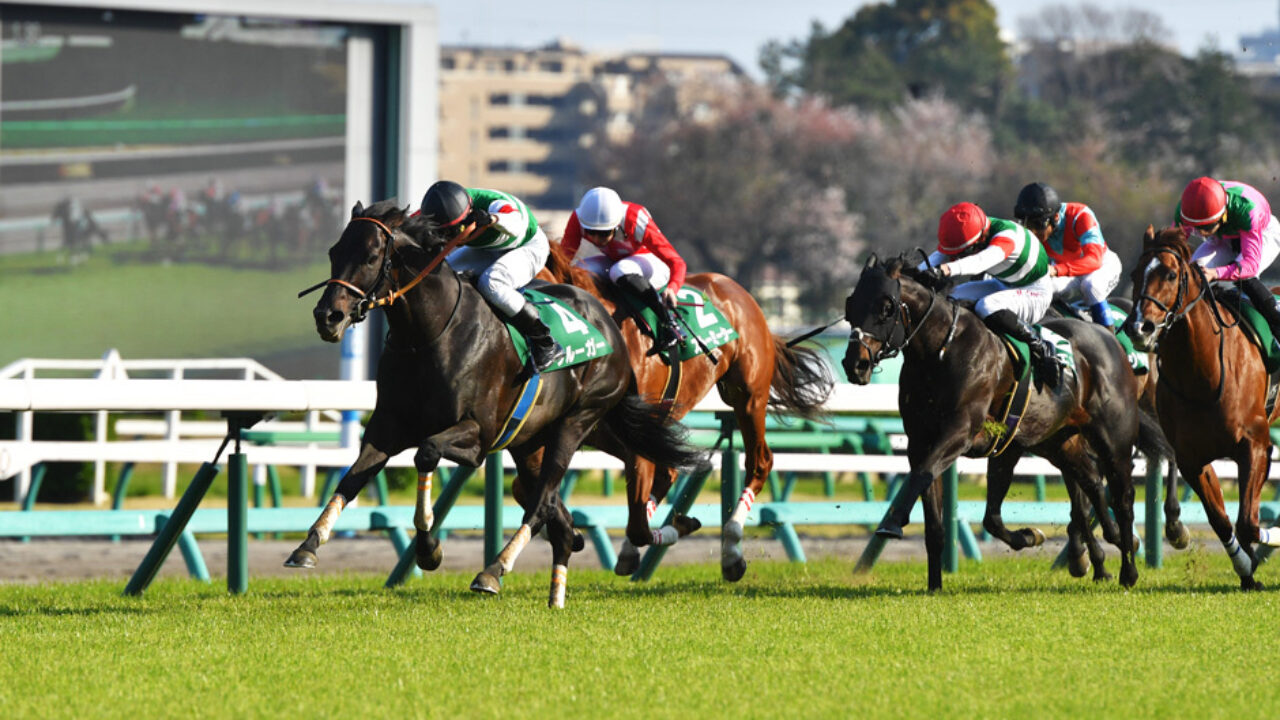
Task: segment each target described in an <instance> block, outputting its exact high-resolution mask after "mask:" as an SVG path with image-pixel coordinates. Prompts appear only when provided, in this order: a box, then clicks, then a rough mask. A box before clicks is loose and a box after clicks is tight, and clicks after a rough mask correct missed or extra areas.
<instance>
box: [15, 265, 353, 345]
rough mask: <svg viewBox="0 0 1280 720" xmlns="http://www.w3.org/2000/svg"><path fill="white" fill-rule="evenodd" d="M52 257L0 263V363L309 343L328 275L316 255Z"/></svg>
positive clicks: (313, 333) (312, 343) (312, 340)
mask: <svg viewBox="0 0 1280 720" xmlns="http://www.w3.org/2000/svg"><path fill="white" fill-rule="evenodd" d="M55 257H57V255H55V254H52V253H47V254H43V255H26V256H18V257H14V258H8V259H6V261H5V262H4V263H3V264H0V307H4V308H8V309H9V310H8V311H7V312H4V313H0V337H3V338H5V341H4V342H3V343H0V365H3V364H6V363H10V362H13V361H14V360H18V359H21V358H98V357H101V355H102V353H103V352H104V351H105V350H107V349H109V348H117V349H118V350H119V351H120V354H121V356H122V357H125V358H135V359H136V358H172V357H229V356H239V355H253V354H260V353H270V352H276V351H282V350H290V349H294V348H300V347H309V346H315V344H316V342H317V340H316V337H315V326H314V324H313V322H312V319H311V307H312V305H313V303H314V302H315V301H314V298H304V299H301V300H300V299H298V298H297V293H298V291H299V290H301V289H302V288H305V287H307V286H309V285H312V284H314V283H315V282H316V281H317V280H323V279H324V278H325V277H327V276H328V272H329V270H328V264H327V263H326V262H325V258H324V254H323V252H320V251H317V254H316V260H317V262H316V263H314V264H311V265H307V266H305V267H292V268H289V269H286V270H274V271H273V270H261V269H253V268H249V267H238V266H226V265H224V266H218V265H205V264H198V263H190V264H187V263H175V264H172V265H161V264H157V263H153V262H136V261H133V260H131V258H133V257H134V255H131V254H130V253H128V252H127V251H126V249H124V248H115V249H112V250H107V251H102V252H95V253H94V254H93V255H92V256H91V258H90V260H89V261H88V262H86V263H83V264H80V265H77V266H75V267H68V266H65V265H56V264H53V263H54V260H53V258H55Z"/></svg>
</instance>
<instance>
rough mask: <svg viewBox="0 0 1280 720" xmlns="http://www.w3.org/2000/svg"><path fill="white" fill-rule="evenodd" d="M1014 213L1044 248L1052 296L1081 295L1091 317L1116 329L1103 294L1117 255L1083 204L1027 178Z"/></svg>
mask: <svg viewBox="0 0 1280 720" xmlns="http://www.w3.org/2000/svg"><path fill="white" fill-rule="evenodd" d="M1013 216H1014V217H1015V218H1016V219H1017V220H1018V222H1020V223H1022V224H1023V225H1024V226H1025V227H1026V228H1027V229H1028V230H1030V231H1031V234H1032V235H1035V236H1036V238H1038V239H1039V240H1040V243H1041V244H1042V245H1043V246H1044V249H1045V250H1047V251H1048V253H1049V277H1050V282H1051V283H1052V284H1053V292H1054V295H1056V296H1058V297H1062V298H1064V299H1066V300H1075V299H1081V300H1084V302H1085V305H1086V306H1088V308H1089V314H1090V316H1092V317H1093V321H1094V322H1096V323H1098V324H1099V325H1101V326H1103V327H1105V328H1108V329H1112V330H1114V329H1115V320H1114V319H1113V318H1112V317H1111V305H1110V304H1109V303H1108V302H1107V297H1108V296H1109V295H1110V294H1111V291H1112V290H1114V289H1115V288H1116V285H1117V284H1118V283H1119V282H1120V273H1121V267H1122V266H1121V263H1120V256H1119V255H1116V254H1115V253H1114V252H1113V251H1112V250H1111V249H1109V248H1108V247H1107V241H1106V240H1104V239H1103V238H1102V228H1100V227H1099V226H1098V218H1097V216H1095V215H1094V214H1093V210H1091V209H1089V206H1088V205H1085V204H1084V203H1064V202H1060V201H1059V200H1058V193H1057V192H1056V191H1054V189H1053V188H1051V187H1049V186H1048V185H1045V184H1044V183H1039V182H1037V183H1031V184H1030V185H1028V186H1026V187H1024V188H1022V192H1020V193H1018V201H1017V203H1016V204H1015V205H1014V208H1013Z"/></svg>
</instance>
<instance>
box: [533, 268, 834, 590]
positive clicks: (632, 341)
mask: <svg viewBox="0 0 1280 720" xmlns="http://www.w3.org/2000/svg"><path fill="white" fill-rule="evenodd" d="M540 277H546V278H548V279H551V280H552V281H553V282H562V283H570V284H572V285H574V286H575V287H579V288H582V289H584V290H586V291H588V292H589V293H591V294H592V295H593V296H594V297H596V299H598V300H599V301H600V303H601V304H602V305H604V307H605V309H606V310H607V311H608V312H609V314H610V315H612V316H613V319H614V320H615V321H616V322H617V324H618V326H619V327H620V328H621V331H622V336H623V338H625V340H626V348H627V353H628V355H629V356H630V360H631V368H632V371H633V372H634V373H635V377H636V384H637V387H638V389H639V392H640V394H641V395H643V396H645V397H646V398H651V399H652V398H660V397H661V396H662V394H663V387H664V385H665V384H666V382H667V377H668V373H667V365H666V364H665V363H664V361H663V360H662V358H660V357H658V356H657V355H651V354H649V347H650V343H651V341H650V340H649V338H647V337H646V336H645V335H644V333H643V331H642V330H641V328H640V326H639V324H638V323H637V322H636V320H635V317H634V315H633V314H632V313H631V312H630V311H629V310H628V305H627V303H626V302H625V301H624V300H623V299H622V296H621V293H620V292H619V291H618V289H617V288H616V287H615V286H614V284H613V283H612V282H610V281H609V279H608V278H607V277H603V276H600V275H596V274H595V273H592V272H590V271H589V270H586V269H585V268H582V267H578V266H575V265H574V264H573V263H572V259H571V258H569V257H568V256H567V255H566V254H565V253H564V251H563V250H561V248H560V245H559V243H552V244H551V255H550V257H549V258H548V260H547V267H546V275H545V276H540ZM685 285H687V286H689V287H692V288H696V289H698V290H701V291H702V292H703V293H705V294H706V296H707V298H708V300H709V301H710V302H711V304H712V305H714V306H715V307H716V308H718V309H719V310H720V311H721V312H722V313H723V314H724V316H725V318H726V319H727V320H728V321H729V323H730V324H731V325H733V327H734V329H735V330H737V332H738V337H737V338H736V339H734V340H731V341H730V342H728V343H727V344H725V345H722V346H720V347H718V348H716V349H715V352H714V356H715V359H712V358H711V357H710V355H709V354H705V353H704V354H702V355H696V356H694V357H691V358H689V359H688V360H685V361H683V362H682V363H681V367H680V373H681V375H680V385H679V390H678V392H677V394H676V396H675V399H674V402H673V403H671V404H670V407H671V414H672V417H673V418H676V419H678V418H681V417H683V416H684V415H685V413H687V412H688V411H689V410H690V409H691V408H692V407H693V406H694V405H696V404H697V403H698V401H699V400H701V399H702V398H703V397H705V396H706V394H707V393H708V392H710V391H711V388H712V387H715V388H716V389H717V390H718V391H719V393H720V399H721V400H723V401H724V403H725V404H726V405H729V406H730V407H732V408H733V413H734V417H735V418H736V420H737V425H738V429H739V431H740V432H741V434H742V443H743V446H744V449H745V451H746V465H747V467H746V478H745V479H744V488H743V490H742V495H741V497H740V498H739V500H738V504H737V506H736V507H735V510H734V514H733V516H732V518H731V519H730V520H729V521H728V522H726V523H725V525H724V527H723V528H721V554H720V573H721V575H722V576H723V577H724V578H725V579H726V580H728V581H730V582H737V581H738V580H740V579H741V578H742V576H743V574H744V573H745V572H746V570H747V562H746V560H745V559H744V558H743V555H742V536H743V521H744V520H745V518H746V515H747V513H748V512H749V511H750V510H751V505H752V503H753V502H754V501H755V497H756V494H758V493H759V492H760V490H761V489H762V488H763V487H764V483H765V481H766V480H767V479H768V477H769V472H770V471H771V470H772V469H773V452H772V451H771V450H770V449H769V443H768V442H767V440H766V439H765V430H764V426H765V415H766V413H767V412H769V411H770V410H772V411H774V412H785V413H788V414H791V415H795V416H799V417H802V418H808V419H820V418H821V417H822V416H823V410H822V408H823V405H824V404H825V403H826V401H827V398H828V397H830V395H831V391H832V388H833V387H834V385H835V380H834V378H833V377H832V375H831V372H830V371H829V369H828V367H827V364H826V362H825V361H824V360H822V357H821V356H820V355H819V354H818V352H817V351H814V350H812V349H809V348H799V347H794V348H793V347H787V342H786V340H784V339H782V338H779V337H777V336H775V335H774V334H773V333H772V332H771V331H770V330H769V325H768V323H767V322H766V320H765V317H764V312H763V311H762V310H761V309H760V306H759V305H758V304H757V303H756V301H755V298H753V297H752V296H751V294H750V293H749V292H747V290H746V289H745V288H743V287H742V286H741V285H739V284H738V283H736V282H734V281H733V280H732V279H730V278H728V277H726V276H724V275H721V274H718V273H696V274H693V275H689V276H688V277H687V278H686V279H685ZM587 442H588V444H593V445H594V444H595V440H594V439H588V441H587ZM675 476H676V468H674V467H672V466H671V465H669V464H663V463H657V464H656V465H655V463H653V462H650V460H649V459H647V458H644V457H638V458H637V459H636V461H635V462H634V463H627V466H626V479H627V506H628V511H629V512H628V516H627V534H626V539H625V540H624V541H623V544H622V550H621V552H620V553H619V554H618V562H617V565H616V566H615V567H614V572H616V573H617V574H618V575H630V574H631V573H633V572H635V570H636V568H637V567H638V565H639V561H640V554H639V551H638V548H640V547H644V546H645V545H649V544H650V543H654V544H662V545H670V544H673V543H674V542H675V541H676V540H677V539H678V537H680V536H682V535H685V534H687V533H688V532H692V531H693V530H696V529H697V528H698V527H699V526H700V525H699V524H698V522H697V520H695V519H691V518H689V519H686V518H677V519H676V522H675V527H674V528H663V529H662V530H650V527H649V520H650V517H651V515H652V514H653V512H654V508H655V506H656V504H657V503H659V502H661V501H662V499H663V498H664V497H666V495H667V492H668V491H669V490H670V489H671V485H672V483H673V482H674V480H675Z"/></svg>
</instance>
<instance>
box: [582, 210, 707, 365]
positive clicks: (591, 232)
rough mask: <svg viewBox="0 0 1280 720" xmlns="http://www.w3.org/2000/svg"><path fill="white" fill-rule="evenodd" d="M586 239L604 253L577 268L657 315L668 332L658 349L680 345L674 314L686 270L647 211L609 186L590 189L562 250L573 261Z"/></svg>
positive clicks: (658, 342)
mask: <svg viewBox="0 0 1280 720" xmlns="http://www.w3.org/2000/svg"><path fill="white" fill-rule="evenodd" d="M583 239H586V240H587V242H589V243H591V244H592V245H595V246H596V248H597V249H599V250H600V253H601V254H600V255H595V256H591V257H587V258H583V259H582V260H580V261H579V262H578V265H580V266H582V267H584V268H586V269H588V270H590V271H591V272H594V273H596V274H597V275H606V276H608V278H609V280H611V281H612V282H613V283H614V284H615V285H617V286H618V287H619V288H621V289H623V290H625V291H627V292H629V293H631V294H632V295H634V296H635V297H637V298H638V299H639V300H641V301H642V302H644V304H645V305H647V306H649V307H650V308H652V309H653V311H654V312H655V313H657V315H658V318H659V319H660V320H661V322H662V325H663V328H662V329H663V330H664V331H665V332H663V333H661V335H662V337H660V338H659V339H658V340H657V345H658V347H659V348H660V349H666V348H669V347H671V346H672V345H674V344H675V343H676V342H678V341H679V339H680V331H679V329H678V327H677V325H676V322H675V318H674V316H673V315H672V312H671V311H672V310H674V308H675V307H676V292H677V291H679V290H680V286H681V285H683V284H684V277H685V270H686V266H685V262H684V260H683V259H682V258H681V257H680V254H679V253H677V252H676V250H675V248H674V247H672V246H671V243H670V242H669V241H668V240H667V237H666V236H665V235H663V234H662V231H661V230H659V229H658V224H657V223H656V222H654V221H653V217H652V216H651V215H650V214H649V211H648V210H647V209H645V207H644V206H643V205H639V204H637V203H632V202H624V201H623V200H622V198H620V197H619V196H618V193H617V192H615V191H614V190H612V189H610V188H607V187H597V188H592V189H591V190H588V191H587V193H586V194H585V195H583V196H582V202H580V203H578V208H577V209H576V210H574V211H573V214H572V215H570V216H569V222H568V223H567V224H566V225H565V228H564V237H563V238H562V239H561V241H560V247H561V249H563V250H564V252H565V254H566V255H567V256H568V257H569V258H571V259H572V258H573V256H574V255H576V254H577V253H578V248H579V247H580V246H581V244H582V240H583ZM659 292H661V293H662V296H661V298H659V296H658V293H659Z"/></svg>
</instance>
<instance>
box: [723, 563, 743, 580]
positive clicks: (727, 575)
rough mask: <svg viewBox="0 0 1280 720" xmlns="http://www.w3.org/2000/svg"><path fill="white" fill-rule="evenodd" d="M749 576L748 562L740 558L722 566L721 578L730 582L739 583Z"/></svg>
mask: <svg viewBox="0 0 1280 720" xmlns="http://www.w3.org/2000/svg"><path fill="white" fill-rule="evenodd" d="M746 574H747V561H746V560H744V559H742V558H738V559H737V560H734V561H733V562H731V563H729V564H728V565H721V566H720V576H721V577H723V578H724V579H725V580H728V581H729V582H738V581H739V580H741V579H742V576H743V575H746Z"/></svg>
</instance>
